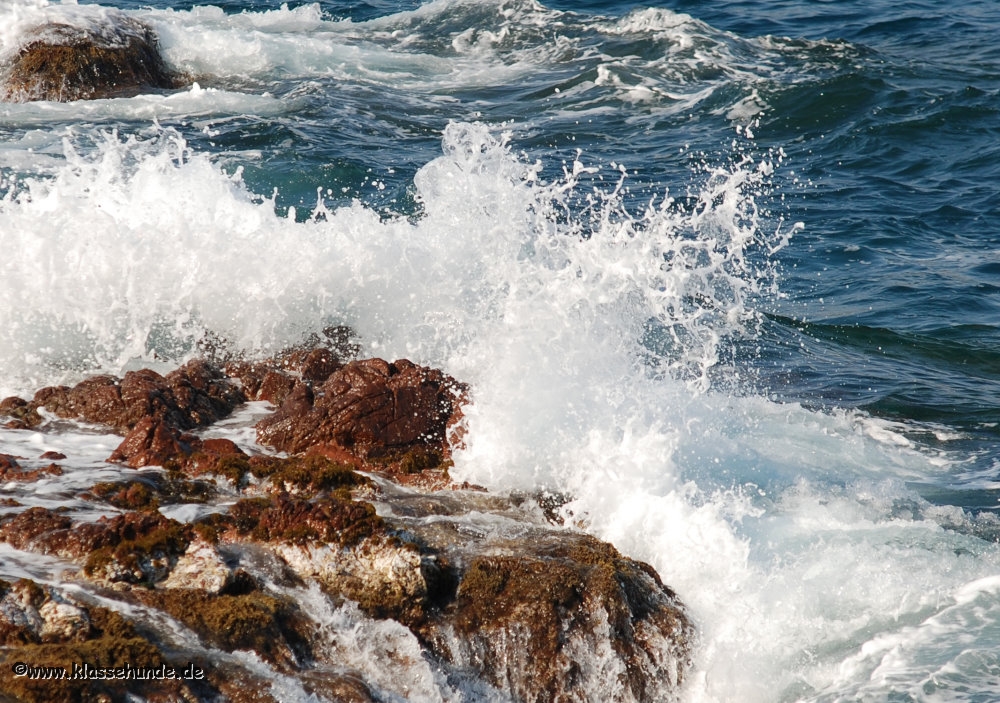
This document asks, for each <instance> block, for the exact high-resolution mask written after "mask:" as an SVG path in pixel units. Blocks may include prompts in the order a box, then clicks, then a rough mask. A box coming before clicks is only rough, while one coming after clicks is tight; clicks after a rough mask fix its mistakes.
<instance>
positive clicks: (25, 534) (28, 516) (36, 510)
mask: <svg viewBox="0 0 1000 703" xmlns="http://www.w3.org/2000/svg"><path fill="white" fill-rule="evenodd" d="M72 524H73V521H72V520H71V519H70V518H69V516H67V515H65V514H63V513H59V512H56V511H53V510H49V509H48V508H42V507H38V506H36V507H32V508H28V509H27V510H24V511H22V512H20V513H18V514H17V515H12V516H7V517H5V518H3V519H0V541H3V542H6V543H7V544H9V545H11V546H12V547H14V548H16V549H30V548H37V549H38V551H46V549H45V545H44V543H40V544H38V545H35V542H36V540H38V538H40V537H43V536H45V537H47V536H50V535H58V534H62V533H65V532H67V531H68V529H69V527H70V525H72Z"/></svg>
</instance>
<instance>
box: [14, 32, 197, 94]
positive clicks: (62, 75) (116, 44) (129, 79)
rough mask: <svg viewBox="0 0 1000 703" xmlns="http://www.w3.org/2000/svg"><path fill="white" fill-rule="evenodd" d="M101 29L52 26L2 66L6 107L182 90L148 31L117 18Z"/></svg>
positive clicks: (29, 39)
mask: <svg viewBox="0 0 1000 703" xmlns="http://www.w3.org/2000/svg"><path fill="white" fill-rule="evenodd" d="M108 18H109V20H110V21H111V23H110V24H109V25H107V26H104V27H101V28H100V29H87V28H82V27H75V26H72V25H69V24H60V23H55V22H53V23H49V24H46V25H42V26H40V27H36V28H35V29H34V30H32V31H31V32H30V33H29V34H28V36H27V37H26V39H25V41H24V42H23V43H22V45H21V46H20V48H19V49H18V50H17V51H16V53H15V54H14V55H13V56H12V57H10V58H9V59H8V60H7V61H5V62H4V64H3V65H0V101H5V102H30V101H33V100H54V101H59V102H67V101H71V100H94V99H97V98H113V97H122V96H131V95H136V94H138V93H140V92H143V91H149V90H167V89H171V88H177V87H180V81H179V79H178V78H177V77H175V76H173V75H171V73H170V72H169V71H167V69H166V66H165V65H164V62H163V58H162V56H160V52H159V48H158V46H157V39H156V35H155V34H154V33H153V31H152V29H150V28H149V27H148V26H146V25H144V24H142V23H141V22H138V21H136V20H134V19H131V18H129V17H126V16H124V15H121V14H120V13H114V14H109V15H108Z"/></svg>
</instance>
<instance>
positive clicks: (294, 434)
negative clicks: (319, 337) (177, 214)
mask: <svg viewBox="0 0 1000 703" xmlns="http://www.w3.org/2000/svg"><path fill="white" fill-rule="evenodd" d="M264 396H267V397H269V398H270V399H271V401H270V402H272V403H273V404H276V405H277V406H278V407H277V408H276V410H275V412H273V413H272V414H270V415H268V416H267V417H265V418H263V419H262V420H259V421H258V423H257V426H256V431H257V435H258V441H259V442H261V443H269V444H272V445H274V446H275V447H277V448H280V449H283V450H285V451H287V452H288V455H284V456H277V455H273V454H269V453H265V452H263V451H261V449H260V446H258V445H254V444H248V445H246V446H244V447H240V446H238V445H237V444H235V443H234V442H233V441H231V440H228V439H221V438H205V437H203V436H201V434H200V433H202V432H204V431H205V430H206V429H211V426H212V425H213V424H214V423H216V422H218V421H219V420H221V419H223V418H226V417H227V416H229V415H230V414H231V413H233V412H234V411H235V410H237V409H238V408H239V407H240V405H241V404H242V403H244V402H245V401H247V400H250V401H254V400H260V399H261V398H263V397H264ZM468 402H469V389H468V388H467V387H466V386H465V385H464V384H462V383H459V382H458V381H456V380H455V379H453V378H451V377H449V376H447V375H446V374H444V373H443V372H441V371H438V370H435V369H429V368H426V367H422V366H419V365H417V364H414V363H412V362H410V361H407V360H398V361H395V362H391V363H390V362H387V361H383V360H380V359H369V360H363V361H352V360H350V359H347V358H342V355H341V354H339V353H338V352H337V350H335V349H334V348H332V347H331V346H326V347H319V348H316V349H299V350H294V351H293V352H291V353H286V354H284V355H280V356H279V357H276V358H274V359H271V360H267V361H263V362H254V363H244V362H240V363H230V364H229V365H228V366H227V367H226V369H225V370H223V369H219V368H217V367H215V366H213V365H212V364H210V363H208V362H205V361H195V362H191V363H189V364H187V365H185V366H183V367H181V368H180V369H178V370H176V371H174V372H172V373H170V374H167V375H165V376H161V375H160V374H157V373H155V372H153V371H150V370H143V371H136V372H131V373H130V374H127V375H126V376H125V378H123V379H117V378H114V377H110V376H99V377H94V378H91V379H88V380H85V381H83V382H82V383H80V384H78V385H77V386H75V387H72V388H69V387H54V388H47V389H42V390H40V391H38V392H37V393H36V394H35V396H34V398H33V399H31V400H30V401H29V400H23V399H19V398H8V399H5V400H4V401H2V402H0V423H4V424H5V425H6V427H7V428H8V429H11V430H15V431H16V430H30V431H32V432H41V433H45V432H46V429H47V426H48V425H50V424H56V425H58V422H61V421H62V420H61V419H60V420H59V421H56V420H55V419H54V418H68V419H79V420H83V421H86V422H89V423H102V424H104V425H105V426H107V427H108V431H109V432H116V433H119V434H122V435H126V437H125V439H124V440H123V442H122V446H120V447H119V448H118V449H117V450H116V451H115V453H114V454H113V455H112V456H111V457H109V461H112V462H114V463H112V464H110V465H107V466H104V467H97V468H95V467H93V466H92V465H87V464H86V463H85V462H84V463H83V464H76V463H75V462H74V458H73V456H72V451H71V450H68V449H65V450H63V451H66V452H67V453H69V454H70V456H68V457H66V456H63V455H61V454H60V455H59V457H60V459H59V460H60V466H61V469H60V471H61V472H62V473H53V472H51V471H44V470H39V469H42V468H44V467H45V466H47V465H49V464H51V462H52V459H53V456H52V453H51V452H46V454H44V455H42V456H41V457H39V458H38V459H31V458H26V457H22V456H14V455H13V454H10V455H3V457H2V458H3V461H4V462H5V463H4V466H6V467H7V468H6V469H5V471H7V473H9V474H11V476H15V479H14V481H15V482H16V483H11V484H9V485H12V486H15V485H16V486H18V487H20V488H19V490H21V489H22V488H24V487H27V486H30V485H31V484H32V482H33V481H48V482H53V481H60V480H63V479H64V477H65V478H69V479H71V481H69V483H68V484H67V485H77V486H79V485H85V484H86V483H87V481H86V480H84V479H85V477H86V473H85V472H87V471H93V472H94V473H95V478H96V475H99V476H100V478H101V479H102V480H97V481H95V482H94V483H93V484H92V485H90V487H89V488H87V489H86V490H83V491H81V492H78V493H77V494H76V495H75V497H74V498H73V499H71V500H67V501H66V503H67V505H66V506H65V507H63V508H52V507H49V506H42V505H23V504H22V503H21V502H20V501H19V500H15V499H13V498H12V499H10V500H6V501H5V502H3V503H0V543H4V546H3V549H4V550H18V551H19V552H21V553H23V557H19V559H23V560H30V559H31V557H30V554H31V553H34V554H40V555H45V557H44V559H46V560H56V562H57V563H58V564H60V566H59V568H60V569H61V570H62V576H61V577H60V578H59V579H58V580H55V581H53V580H52V579H49V580H47V581H45V582H44V583H42V582H36V581H34V580H31V579H28V578H23V577H12V576H11V575H10V574H7V575H5V572H0V701H2V700H18V701H111V700H125V699H126V697H130V696H138V697H139V698H141V699H144V700H147V701H152V702H154V703H155V702H164V703H165V702H166V701H181V700H183V701H233V702H234V703H241V702H243V701H260V702H264V703H267V702H269V701H279V700H281V699H282V697H283V695H285V694H283V693H282V691H285V692H286V693H287V691H288V690H290V689H289V688H288V686H293V688H296V689H297V690H299V691H301V696H305V697H310V698H309V699H310V700H316V701H331V702H333V701H337V702H339V701H345V702H360V703H372V702H378V701H388V700H403V699H406V700H424V699H425V698H426V699H428V700H431V699H439V698H440V696H439V694H438V693H437V692H438V691H439V687H440V686H444V687H446V688H449V689H451V690H452V691H461V692H462V693H461V694H458V695H459V696H460V699H461V700H467V701H513V702H516V703H555V702H556V701H559V702H561V703H562V702H573V703H588V702H590V701H594V702H597V701H600V702H601V703H645V702H647V701H648V702H650V703H652V702H653V701H656V702H661V701H669V700H675V699H676V698H677V697H678V696H679V691H680V687H681V685H682V684H683V681H684V677H685V674H686V672H687V669H688V667H689V666H690V656H691V648H692V643H693V638H694V628H693V626H692V623H691V622H690V620H689V618H688V617H687V615H686V612H685V609H684V607H683V605H682V604H681V602H680V600H679V598H678V597H677V595H676V594H675V593H674V592H673V591H672V590H671V589H670V588H668V587H667V586H665V585H664V584H663V583H662V582H661V580H660V578H659V576H658V575H657V573H656V572H655V571H654V570H653V569H652V568H651V567H650V566H648V565H646V564H643V563H640V562H637V561H634V560H632V559H629V558H627V557H625V556H623V555H622V554H620V553H619V552H618V551H617V550H616V549H615V548H614V547H613V546H611V545H610V544H607V543H605V542H601V541H600V540H597V539H595V538H593V537H591V536H589V535H586V534H584V533H582V532H580V531H578V530H576V529H573V528H570V527H566V526H563V525H561V524H557V523H556V522H554V521H553V519H552V518H553V515H552V513H551V511H550V510H547V509H546V506H543V505H542V503H543V502H544V501H541V500H540V499H534V498H532V497H530V496H523V495H522V496H518V495H511V496H501V495H495V494H491V493H489V492H486V491H484V490H482V489H477V488H475V487H469V486H456V485H454V484H452V483H451V481H450V479H449V478H448V469H449V467H450V466H451V459H450V446H451V442H453V441H454V440H455V438H456V437H457V432H458V431H459V429H460V425H461V407H462V405H464V404H466V403H468ZM253 407H254V408H255V410H254V412H257V410H256V408H259V407H260V406H253ZM257 416H258V417H259V414H258V415H257ZM230 422H232V421H231V420H230ZM248 422H252V420H250V421H248ZM243 436H245V433H244V435H243ZM58 437H59V435H58V434H53V435H51V437H50V438H51V439H52V441H53V443H55V442H56V441H57V440H58ZM4 449H5V448H4V447H2V446H0V450H4ZM157 465H159V466H162V467H164V468H163V470H159V469H156V468H153V467H155V466H157ZM130 467H135V468H130ZM138 467H145V468H144V469H143V470H142V471H138V470H136V469H137V468H138ZM112 469H114V470H117V471H118V472H119V473H118V474H117V476H118V478H116V479H115V480H110V481H109V480H108V476H109V471H111V470H112ZM17 495H18V496H19V497H20V496H22V495H24V494H23V493H18V494H17ZM95 511H96V512H97V513H98V514H100V515H103V516H102V517H99V518H97V519H96V520H95V517H94V516H95ZM182 516H183V519H181V518H182ZM4 579H6V580H4ZM331 612H336V613H339V615H337V616H336V617H333V618H332V619H331V617H332V616H331V615H330V613H331ZM351 613H353V615H351ZM338 618H339V619H340V621H342V620H344V619H345V618H346V619H347V620H350V621H351V622H353V623H355V624H353V625H352V624H351V622H348V623H347V625H344V627H347V630H346V631H341V630H338V629H337V626H336V622H338ZM352 618H353V620H352ZM362 622H363V623H367V624H365V625H364V626H363V627H362V625H361V624H360V623H362ZM361 632H368V633H369V634H368V636H367V637H369V638H370V639H358V637H361V635H359V634H358V633H361ZM185 633H186V634H185ZM382 650H385V652H384V653H383V654H379V652H382ZM247 652H249V653H250V654H246V653H247ZM405 652H409V654H406V653H405ZM380 656H381V657H383V660H381V662H380V661H379V660H378V657H380ZM373 657H374V658H373ZM15 662H25V663H28V664H29V665H33V666H46V667H65V668H66V669H67V670H70V669H71V667H72V666H73V664H74V663H79V662H88V663H89V664H90V665H91V666H93V667H103V668H105V669H108V670H110V669H113V668H123V667H144V668H145V669H146V670H150V669H156V668H157V667H170V668H172V669H173V670H175V671H177V672H181V671H182V670H188V669H191V667H194V669H196V670H197V671H199V672H201V674H202V675H201V676H200V677H198V678H183V679H181V678H178V679H170V680H163V679H155V680H154V679H149V678H148V677H147V678H143V679H134V680H133V679H128V678H125V679H122V680H119V679H115V678H107V677H102V678H99V679H91V680H80V679H72V678H70V679H58V680H53V679H40V678H37V677H35V678H32V677H27V676H23V675H21V676H19V675H17V674H16V672H15V671H14V668H13V666H12V665H13V664H14V663H15ZM387 666H388V667H389V668H398V669H399V670H398V671H393V672H390V673H388V674H387V673H386V667H387ZM420 667H423V668H422V669H420ZM416 669H420V671H422V672H424V673H421V674H419V675H413V678H412V679H411V680H410V683H407V684H405V685H403V684H400V685H402V686H403V688H394V685H395V684H396V682H398V681H399V680H400V679H402V678H405V677H406V676H407V675H409V674H407V673H406V672H407V671H408V670H416ZM431 672H434V673H433V675H432V674H431ZM432 681H437V683H436V684H432V683H430V682H432ZM281 682H283V683H281ZM289 682H294V684H291V683H289ZM279 683H280V685H279ZM413 686H416V688H413ZM420 686H424V687H425V689H421V688H420ZM427 686H430V688H426V687H427ZM420 690H424V693H420ZM428 691H430V692H432V693H433V695H431V693H428ZM301 696H300V697H301ZM130 699H131V698H130ZM449 700H450V698H449Z"/></svg>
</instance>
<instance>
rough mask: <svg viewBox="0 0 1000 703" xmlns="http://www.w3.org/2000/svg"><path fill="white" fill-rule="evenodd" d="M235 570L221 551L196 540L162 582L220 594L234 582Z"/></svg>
mask: <svg viewBox="0 0 1000 703" xmlns="http://www.w3.org/2000/svg"><path fill="white" fill-rule="evenodd" d="M233 578H234V574H233V570H232V569H231V568H229V567H228V566H227V565H226V561H225V560H224V559H223V558H222V556H221V555H220V554H219V551H218V550H217V549H216V548H215V547H214V546H213V545H211V544H208V543H207V542H204V541H201V540H196V541H194V542H192V543H191V544H190V545H189V546H188V548H187V551H186V552H184V554H182V555H181V556H180V557H178V559H177V564H176V565H175V566H174V568H173V569H172V570H171V572H170V575H169V576H168V577H167V578H166V580H165V581H163V583H162V584H161V585H162V587H163V588H171V589H177V588H184V589H195V590H197V591H199V592H201V593H209V594H211V595H218V594H219V593H221V592H222V591H223V590H225V588H226V587H227V586H229V585H230V584H231V583H232V582H233Z"/></svg>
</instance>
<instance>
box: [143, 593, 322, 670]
mask: <svg viewBox="0 0 1000 703" xmlns="http://www.w3.org/2000/svg"><path fill="white" fill-rule="evenodd" d="M132 595H133V596H134V597H135V598H137V599H139V600H140V601H142V602H143V603H145V604H147V605H152V606H154V607H156V608H158V609H159V610H163V611H164V612H166V613H169V614H170V615H172V616H173V617H175V618H177V619H178V620H180V621H181V622H182V623H184V624H185V625H187V626H188V627H189V628H191V629H192V630H194V631H195V632H196V633H197V634H198V635H199V636H200V637H201V638H202V639H203V640H204V641H206V642H207V643H208V644H210V645H212V646H214V647H217V648H219V649H223V650H225V651H228V652H232V651H235V650H238V649H242V650H252V651H254V652H257V653H258V654H259V655H261V657H262V658H263V659H265V660H266V661H269V662H273V663H277V664H279V665H283V666H286V667H287V666H294V665H297V664H298V662H300V661H301V660H302V659H305V658H307V657H311V652H310V651H309V646H308V638H307V637H306V636H305V635H303V634H302V631H303V630H308V627H309V624H308V622H307V620H306V619H305V618H304V617H303V616H302V614H301V613H300V612H299V610H298V608H297V607H296V605H295V603H294V602H293V601H292V600H290V599H288V598H280V597H276V596H272V595H268V594H265V593H262V592H260V591H253V592H251V593H246V594H240V595H226V594H221V595H219V594H214V595H209V594H206V593H205V592H204V591H201V590H199V589H171V590H166V591H135V592H133V594H132Z"/></svg>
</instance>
